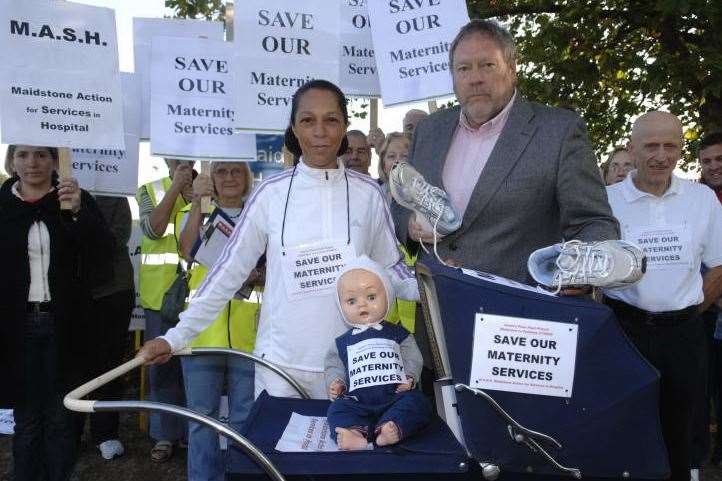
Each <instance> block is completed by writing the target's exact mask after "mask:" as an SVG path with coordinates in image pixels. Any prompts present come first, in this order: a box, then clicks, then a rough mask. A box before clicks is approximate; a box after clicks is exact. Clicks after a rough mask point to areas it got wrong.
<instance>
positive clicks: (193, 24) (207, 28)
mask: <svg viewBox="0 0 722 481" xmlns="http://www.w3.org/2000/svg"><path fill="white" fill-rule="evenodd" d="M155 37H188V38H207V39H209V40H223V23H222V22H208V21H204V20H187V19H177V18H172V19H170V18H134V19H133V57H134V59H135V73H136V75H138V76H139V77H140V84H141V95H142V96H143V97H142V102H141V130H140V134H141V138H142V139H149V138H150V65H151V63H150V55H151V42H152V41H153V38H155Z"/></svg>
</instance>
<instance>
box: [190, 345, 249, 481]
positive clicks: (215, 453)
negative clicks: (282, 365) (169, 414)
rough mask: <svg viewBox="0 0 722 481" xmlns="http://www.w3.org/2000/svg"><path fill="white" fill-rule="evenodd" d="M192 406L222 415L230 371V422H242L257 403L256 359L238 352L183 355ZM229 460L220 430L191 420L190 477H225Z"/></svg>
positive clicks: (202, 480) (201, 480)
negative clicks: (221, 405)
mask: <svg viewBox="0 0 722 481" xmlns="http://www.w3.org/2000/svg"><path fill="white" fill-rule="evenodd" d="M181 362H182V364H183V378H184V381H185V388H186V399H187V400H188V409H192V410H193V411H196V412H198V413H201V414H205V415H207V416H210V417H212V418H216V419H218V418H219V414H218V407H219V404H220V401H221V395H222V394H223V388H224V385H225V382H224V381H225V380H226V373H227V375H228V411H229V413H228V423H229V424H231V425H232V426H235V427H237V426H239V425H240V424H241V423H243V421H245V419H246V416H248V412H249V411H250V410H251V406H252V405H253V375H254V367H253V363H252V362H251V361H249V360H247V359H242V358H239V357H237V356H193V357H183V358H182V359H181ZM225 466H226V463H225V458H224V456H222V455H221V449H220V446H219V443H218V433H217V432H216V431H215V430H213V429H211V428H208V427H205V426H202V425H200V424H198V423H194V422H189V423H188V481H223V480H224V479H225V472H226V469H225Z"/></svg>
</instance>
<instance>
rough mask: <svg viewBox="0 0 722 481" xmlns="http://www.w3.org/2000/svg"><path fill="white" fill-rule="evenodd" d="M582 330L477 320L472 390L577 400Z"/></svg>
mask: <svg viewBox="0 0 722 481" xmlns="http://www.w3.org/2000/svg"><path fill="white" fill-rule="evenodd" d="M577 327H578V326H577V325H576V324H566V323H562V322H550V321H539V320H534V319H524V318H520V317H508V316H496V315H491V314H477V315H476V320H475V325H474V350H473V355H472V360H471V374H470V379H469V386H471V387H474V388H479V389H494V390H497V391H510V392H518V393H526V394H539V395H545V396H558V397H571V396H572V387H573V384H574V366H575V363H576V358H577V333H578V329H577Z"/></svg>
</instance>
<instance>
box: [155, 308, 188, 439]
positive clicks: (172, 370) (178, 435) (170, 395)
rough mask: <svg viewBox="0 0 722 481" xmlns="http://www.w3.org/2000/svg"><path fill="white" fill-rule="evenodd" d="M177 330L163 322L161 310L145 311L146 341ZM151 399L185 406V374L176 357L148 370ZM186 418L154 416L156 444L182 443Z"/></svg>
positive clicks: (165, 415) (168, 415) (156, 414)
mask: <svg viewBox="0 0 722 481" xmlns="http://www.w3.org/2000/svg"><path fill="white" fill-rule="evenodd" d="M171 327H173V326H172V325H171V324H170V323H167V322H163V320H162V319H161V317H160V312H159V311H154V310H152V309H145V339H146V340H150V339H154V338H156V337H158V336H162V335H163V334H165V333H166V332H167V331H168V329H170V328H171ZM148 377H149V384H150V400H151V401H157V402H162V403H167V404H175V405H176V406H185V396H184V394H183V373H182V372H181V366H180V361H179V360H178V358H177V357H172V358H171V359H170V361H168V362H166V363H165V364H154V365H153V366H150V367H149V368H148ZM186 430H187V423H186V421H185V419H183V418H180V417H178V416H173V415H170V414H160V413H157V412H153V413H151V414H150V437H151V438H153V439H155V440H156V441H178V440H180V439H183V438H185V436H186Z"/></svg>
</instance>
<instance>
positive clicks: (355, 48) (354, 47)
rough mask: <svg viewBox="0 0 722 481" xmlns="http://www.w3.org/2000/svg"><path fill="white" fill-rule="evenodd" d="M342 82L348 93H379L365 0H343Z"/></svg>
mask: <svg viewBox="0 0 722 481" xmlns="http://www.w3.org/2000/svg"><path fill="white" fill-rule="evenodd" d="M341 5H342V6H341V8H342V10H341V56H340V61H339V68H340V72H339V82H340V84H339V86H340V87H341V90H343V92H344V93H345V94H346V95H354V96H358V97H378V96H379V95H381V87H380V86H379V75H378V70H377V68H376V59H375V58H374V46H373V41H372V40H371V26H370V22H369V14H368V10H367V8H366V0H341Z"/></svg>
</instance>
